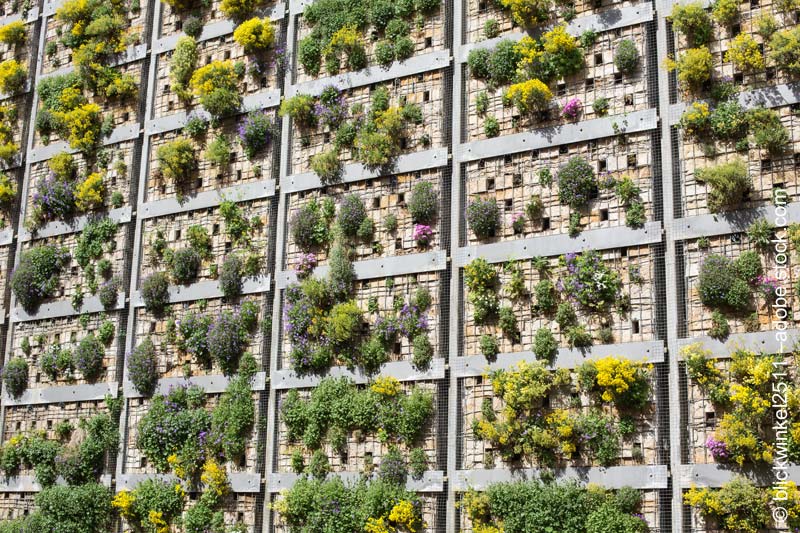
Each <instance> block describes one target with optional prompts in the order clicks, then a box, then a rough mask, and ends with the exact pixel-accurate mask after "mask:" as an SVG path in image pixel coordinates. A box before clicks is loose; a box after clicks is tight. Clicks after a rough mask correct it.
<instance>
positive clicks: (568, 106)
mask: <svg viewBox="0 0 800 533" xmlns="http://www.w3.org/2000/svg"><path fill="white" fill-rule="evenodd" d="M582 109H583V104H581V101H580V100H579V99H577V98H573V99H572V100H568V101H566V102H565V103H564V107H563V108H562V109H561V114H562V115H563V116H564V118H566V119H569V120H575V119H576V118H578V115H580V113H581V110H582Z"/></svg>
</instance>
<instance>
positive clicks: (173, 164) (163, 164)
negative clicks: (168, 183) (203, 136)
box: [156, 139, 197, 184]
mask: <svg viewBox="0 0 800 533" xmlns="http://www.w3.org/2000/svg"><path fill="white" fill-rule="evenodd" d="M156 159H157V160H158V165H159V169H160V171H161V174H162V175H163V176H164V177H165V178H167V179H169V180H172V181H173V182H175V183H176V184H181V183H183V182H185V181H186V180H187V179H188V178H190V177H191V176H192V174H194V172H195V170H196V169H197V157H196V155H195V151H194V145H193V144H192V142H191V141H190V140H189V139H176V140H174V141H171V142H169V143H166V144H163V145H161V146H159V147H158V150H157V151H156Z"/></svg>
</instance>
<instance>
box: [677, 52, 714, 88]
mask: <svg viewBox="0 0 800 533" xmlns="http://www.w3.org/2000/svg"><path fill="white" fill-rule="evenodd" d="M668 67H670V68H675V69H677V71H678V81H680V82H681V84H683V85H685V86H686V87H687V89H689V90H690V91H698V90H700V89H701V88H702V87H703V86H704V85H705V84H706V83H708V81H709V80H711V71H712V67H713V58H712V57H711V52H710V51H709V50H708V48H705V47H703V48H690V49H688V50H687V51H686V52H684V53H683V54H682V55H681V56H680V57H678V60H677V61H676V62H672V63H668Z"/></svg>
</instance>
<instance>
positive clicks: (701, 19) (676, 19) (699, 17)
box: [669, 2, 712, 46]
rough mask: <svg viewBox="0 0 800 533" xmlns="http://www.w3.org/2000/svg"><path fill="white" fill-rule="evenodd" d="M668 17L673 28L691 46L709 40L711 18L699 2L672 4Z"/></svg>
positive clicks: (702, 43) (699, 44)
mask: <svg viewBox="0 0 800 533" xmlns="http://www.w3.org/2000/svg"><path fill="white" fill-rule="evenodd" d="M669 18H670V20H671V21H672V27H673V29H674V30H675V31H677V32H678V33H680V34H682V35H683V36H684V37H686V39H687V40H688V41H689V44H690V45H691V46H701V45H704V44H706V43H708V42H709V41H710V40H711V36H712V26H711V18H710V17H709V16H708V13H707V12H706V10H705V9H704V8H703V4H701V3H700V2H692V3H689V4H677V3H676V4H674V5H673V6H672V13H671V14H670V17H669Z"/></svg>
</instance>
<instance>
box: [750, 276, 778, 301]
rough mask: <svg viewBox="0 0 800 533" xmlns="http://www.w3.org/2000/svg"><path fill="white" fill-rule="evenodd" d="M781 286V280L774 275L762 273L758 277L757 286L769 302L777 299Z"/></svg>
mask: <svg viewBox="0 0 800 533" xmlns="http://www.w3.org/2000/svg"><path fill="white" fill-rule="evenodd" d="M779 286H780V282H779V281H778V280H777V279H775V278H773V277H770V276H765V275H761V276H758V277H757V278H756V287H757V288H758V291H759V292H760V293H761V294H762V295H763V296H764V299H765V300H767V301H768V302H772V301H773V300H774V299H775V296H776V291H777V290H778V287H779Z"/></svg>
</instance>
